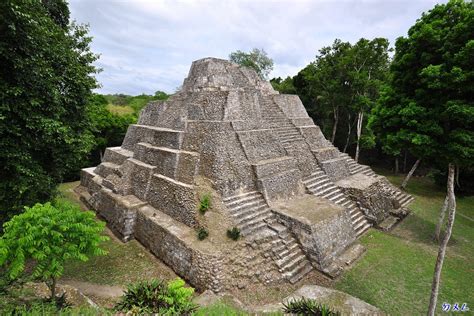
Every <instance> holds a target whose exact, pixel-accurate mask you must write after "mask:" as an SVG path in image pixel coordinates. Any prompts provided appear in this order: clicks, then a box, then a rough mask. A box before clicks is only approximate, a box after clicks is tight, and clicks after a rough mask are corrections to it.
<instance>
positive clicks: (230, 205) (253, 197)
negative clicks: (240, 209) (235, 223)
mask: <svg viewBox="0 0 474 316" xmlns="http://www.w3.org/2000/svg"><path fill="white" fill-rule="evenodd" d="M261 198H262V196H261V194H260V193H258V194H249V195H246V196H244V197H241V198H240V199H235V200H233V201H230V202H224V203H225V205H226V206H227V207H228V208H233V207H234V206H235V205H238V204H241V203H246V202H250V201H254V200H257V199H261Z"/></svg>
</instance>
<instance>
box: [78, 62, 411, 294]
mask: <svg viewBox="0 0 474 316" xmlns="http://www.w3.org/2000/svg"><path fill="white" fill-rule="evenodd" d="M79 191H80V192H81V195H82V199H83V201H85V202H86V203H87V204H88V205H89V206H90V207H92V208H93V209H95V210H96V211H97V213H98V214H99V215H100V216H101V217H103V218H104V219H105V220H106V221H107V223H108V225H109V227H110V228H111V229H112V230H113V231H114V232H115V233H116V234H117V235H118V236H119V237H120V238H121V239H122V240H123V241H128V240H130V239H131V238H135V239H137V240H138V241H140V242H141V243H142V244H143V245H144V246H145V247H147V248H148V249H149V250H150V251H151V252H152V253H154V254H155V255H156V256H157V257H158V258H160V259H161V260H163V261H164V262H165V263H166V264H168V265H169V266H170V267H171V268H172V269H173V270H174V271H175V272H176V273H177V274H179V275H181V276H182V277H183V278H185V279H186V280H188V281H189V282H190V283H191V284H192V285H193V286H195V287H197V288H198V289H200V290H204V289H211V290H213V291H215V292H219V291H222V290H226V289H232V288H235V287H239V288H242V287H245V286H247V285H248V284H252V283H255V282H259V283H263V284H269V283H279V282H282V283H284V282H291V283H294V282H297V281H299V280H300V279H302V278H303V277H304V276H305V275H307V274H308V273H311V271H312V270H314V269H317V270H319V271H322V272H324V273H326V274H328V275H329V276H335V275H337V274H338V273H340V272H341V270H342V269H343V267H344V266H346V265H347V262H351V261H353V260H354V259H355V258H356V257H357V256H358V255H360V253H361V252H362V251H363V247H362V246H360V245H359V244H358V242H357V238H358V237H359V236H360V235H361V234H363V233H364V232H365V231H366V230H367V229H368V228H369V227H370V226H372V225H373V226H376V227H387V226H391V225H393V224H394V223H396V222H397V220H399V219H400V218H402V217H403V216H404V215H406V213H407V209H406V208H405V206H406V205H407V204H408V203H409V202H410V201H411V199H412V198H411V197H410V196H409V195H407V194H404V193H402V192H400V191H399V190H398V189H396V188H395V187H393V186H392V185H390V184H389V182H388V181H387V180H386V179H385V178H384V177H381V176H377V175H376V174H375V173H374V172H373V171H372V170H371V169H370V168H369V167H368V166H363V165H359V164H357V163H356V162H355V161H354V160H352V159H351V158H350V156H348V155H347V154H343V153H341V152H339V150H338V149H337V148H336V147H334V146H333V145H332V144H331V143H330V142H329V141H327V140H326V139H325V138H324V136H323V134H322V133H321V130H320V129H319V127H318V126H316V125H314V123H313V121H312V119H311V118H310V117H309V116H308V114H307V112H306V110H305V108H304V107H303V105H302V103H301V101H300V99H299V98H298V96H296V95H282V94H279V93H278V92H276V91H274V90H273V88H272V87H271V85H270V84H269V83H268V82H266V81H263V80H261V79H260V78H259V76H258V75H257V74H256V73H255V71H253V70H251V69H248V68H245V67H241V66H238V65H236V64H233V63H231V62H229V61H225V60H221V59H215V58H204V59H201V60H198V61H195V62H193V64H192V66H191V69H190V71H189V75H188V77H187V78H186V79H185V80H184V83H183V87H182V90H181V91H180V92H178V93H176V94H175V95H173V96H172V97H171V98H170V99H169V100H167V101H157V102H151V103H149V104H148V105H147V106H146V107H145V108H144V109H143V110H142V112H141V114H140V118H139V120H138V123H137V124H134V125H131V126H130V127H129V128H128V131H127V134H126V136H125V139H124V141H123V143H122V146H120V147H115V148H107V150H106V152H105V155H104V158H103V161H102V163H101V164H100V165H99V166H97V167H93V168H87V169H84V170H82V174H81V186H80V187H79ZM203 194H210V196H211V211H209V212H207V213H205V214H202V213H201V212H199V210H198V209H199V203H200V200H201V199H202V198H203ZM232 227H237V228H238V229H239V230H240V233H241V238H240V240H238V241H232V240H230V239H228V238H227V237H226V231H227V229H230V228H232ZM199 228H201V229H203V228H205V229H207V231H208V232H209V238H207V239H205V240H203V241H199V240H198V239H197V237H196V231H197V230H198V229H199Z"/></svg>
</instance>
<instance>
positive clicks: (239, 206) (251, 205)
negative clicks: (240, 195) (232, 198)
mask: <svg viewBox="0 0 474 316" xmlns="http://www.w3.org/2000/svg"><path fill="white" fill-rule="evenodd" d="M261 205H266V203H265V200H263V199H256V200H252V201H249V202H246V203H241V204H235V205H234V206H233V207H228V210H229V211H230V213H231V214H238V213H239V212H241V211H242V210H243V209H245V208H257V207H259V206H261Z"/></svg>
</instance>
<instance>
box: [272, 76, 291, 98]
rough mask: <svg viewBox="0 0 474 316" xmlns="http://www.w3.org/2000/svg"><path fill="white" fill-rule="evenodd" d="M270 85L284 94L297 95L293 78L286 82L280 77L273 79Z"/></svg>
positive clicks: (286, 79) (288, 78) (287, 79)
mask: <svg viewBox="0 0 474 316" xmlns="http://www.w3.org/2000/svg"><path fill="white" fill-rule="evenodd" d="M270 83H271V85H272V87H273V89H275V90H276V91H278V92H280V93H283V94H296V89H295V86H294V85H293V78H292V77H290V76H288V77H286V78H285V79H284V80H283V79H281V78H280V77H278V78H273V79H271V80H270Z"/></svg>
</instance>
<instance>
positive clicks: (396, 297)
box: [336, 171, 474, 315]
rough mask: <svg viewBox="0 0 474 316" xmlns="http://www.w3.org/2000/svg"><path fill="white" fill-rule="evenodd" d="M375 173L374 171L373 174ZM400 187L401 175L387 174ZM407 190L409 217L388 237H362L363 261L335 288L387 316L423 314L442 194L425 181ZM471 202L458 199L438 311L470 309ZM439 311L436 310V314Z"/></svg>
mask: <svg viewBox="0 0 474 316" xmlns="http://www.w3.org/2000/svg"><path fill="white" fill-rule="evenodd" d="M378 172H379V171H378ZM386 176H387V177H388V178H389V180H390V181H391V182H392V183H394V184H395V185H399V184H400V183H401V181H402V180H403V177H402V176H395V175H391V174H386ZM407 191H408V192H409V193H411V194H413V195H414V196H415V201H414V202H412V204H411V205H410V208H411V209H412V214H410V215H409V216H408V217H407V218H405V219H404V221H402V222H401V224H400V225H399V226H397V227H396V228H395V229H394V230H393V231H392V232H390V233H382V232H380V231H377V230H370V231H369V232H368V233H367V234H366V235H365V236H364V237H362V238H361V243H362V244H363V245H364V246H365V247H366V248H367V252H366V254H365V256H364V257H363V258H362V259H361V260H360V261H359V262H357V264H356V265H355V267H353V268H352V269H351V270H349V271H347V272H346V273H345V274H344V275H343V277H342V278H341V279H340V280H339V281H338V282H337V283H336V288H337V289H339V290H342V291H344V292H347V293H349V294H351V295H354V296H356V297H359V298H360V299H362V300H364V301H367V302H368V303H370V304H373V305H375V306H377V307H379V308H381V309H382V310H384V311H386V312H387V313H389V314H391V315H420V314H425V313H426V311H427V307H428V303H429V297H430V292H431V282H432V278H433V271H434V265H435V261H436V256H437V251H438V245H437V244H435V243H434V242H433V241H432V236H433V233H434V229H435V225H436V221H437V219H438V215H439V211H440V209H441V205H442V203H443V200H444V196H445V193H444V192H443V191H442V190H441V189H440V188H439V187H436V186H435V185H434V184H433V182H432V181H431V179H430V178H428V177H425V178H412V179H411V180H410V183H409V184H408V187H407ZM459 214H463V215H465V216H468V217H470V218H473V217H474V216H473V215H474V197H458V198H457V216H456V220H455V224H454V229H453V235H452V237H451V241H450V244H449V249H448V251H447V254H446V258H445V261H444V266H443V272H442V280H441V288H440V294H439V297H438V308H439V306H440V305H441V304H442V303H443V302H449V303H451V304H452V303H455V302H458V303H464V302H465V303H467V304H468V306H470V308H471V310H472V309H473V308H474V292H473V291H472V285H473V284H474V267H473V266H474V265H473V261H472V258H473V256H474V245H473V243H472V241H473V240H474V230H473V228H474V222H472V221H471V220H469V219H467V218H465V217H462V216H460V215H459ZM438 311H440V309H438Z"/></svg>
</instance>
